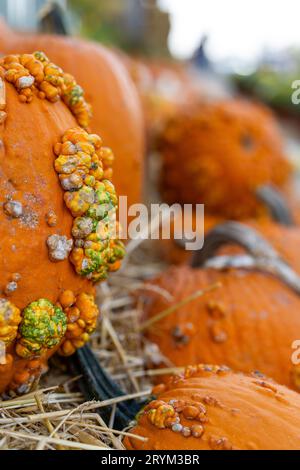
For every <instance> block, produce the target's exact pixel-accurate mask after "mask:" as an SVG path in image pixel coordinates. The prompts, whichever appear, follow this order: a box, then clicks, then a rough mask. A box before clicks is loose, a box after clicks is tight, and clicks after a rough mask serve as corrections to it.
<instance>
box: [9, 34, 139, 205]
mask: <svg viewBox="0 0 300 470" xmlns="http://www.w3.org/2000/svg"><path fill="white" fill-rule="evenodd" d="M3 27H4V26H3V25H2V26H1V29H2V28H3ZM36 50H42V51H44V52H45V53H46V54H47V55H48V56H49V57H51V60H52V61H53V62H55V63H56V64H57V65H59V66H60V67H62V68H63V69H64V70H66V71H68V73H71V74H72V75H74V76H75V77H76V80H77V82H78V83H79V84H80V85H81V86H82V88H83V89H84V90H85V96H86V100H87V101H88V103H90V104H91V106H92V108H93V116H92V119H91V122H90V129H91V131H92V132H95V133H97V134H99V135H101V137H102V138H103V140H104V142H105V144H106V145H108V146H109V147H111V148H113V150H114V155H115V163H114V176H113V183H114V185H115V187H116V190H117V192H118V194H119V195H120V196H123V195H124V196H128V204H130V205H131V204H134V203H137V202H140V201H141V197H142V177H143V156H144V121H143V116H142V110H141V106H140V101H139V98H138V95H137V91H136V88H135V86H134V84H133V82H132V81H131V79H130V77H129V74H128V72H127V70H126V68H125V66H124V65H123V64H122V63H121V61H120V60H119V59H118V57H117V56H116V54H114V53H113V52H112V51H109V50H108V49H107V48H105V47H103V46H101V45H100V44H96V43H92V42H88V41H84V40H81V39H75V38H66V37H62V36H54V35H51V36H50V35H25V34H22V35H21V34H15V33H13V32H12V31H11V30H9V29H8V28H7V27H5V35H4V36H2V41H1V39H0V52H1V51H2V52H4V53H5V54H8V53H9V54H10V53H24V52H25V53H26V52H27V53H32V52H33V51H36Z"/></svg>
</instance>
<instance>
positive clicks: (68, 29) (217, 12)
mask: <svg viewBox="0 0 300 470" xmlns="http://www.w3.org/2000/svg"><path fill="white" fill-rule="evenodd" d="M299 11H300V5H299V3H298V2H297V1H296V0H285V1H284V2H283V1H280V2H272V1H271V0H265V1H264V2H261V1H259V0H253V1H252V2H246V3H245V2H240V1H239V0H226V1H224V2H220V1H218V0H201V1H199V0H185V1H182V0H56V1H47V0H0V15H1V16H3V17H4V18H5V19H6V21H7V23H8V24H9V25H10V26H11V27H12V28H14V29H16V30H19V31H28V32H34V31H43V32H56V33H60V34H71V35H77V36H82V37H86V38H88V39H92V40H95V41H100V42H102V43H105V44H108V45H110V46H114V47H116V48H118V49H121V50H124V51H126V52H127V53H129V54H133V55H137V56H144V57H152V58H164V59H165V60H166V59H169V60H170V59H172V58H173V59H177V60H184V61H188V62H190V63H192V64H193V65H194V66H195V67H197V68H199V69H200V70H202V71H205V73H207V72H208V71H209V72H210V74H212V73H214V74H217V78H218V79H219V80H220V81H223V82H224V81H225V80H226V81H227V82H226V83H227V86H234V87H236V88H238V89H239V90H241V91H242V92H243V93H247V94H251V95H254V96H258V97H259V98H260V99H261V100H263V101H265V102H267V103H268V104H270V105H271V106H273V107H275V108H276V109H277V110H279V111H281V112H284V113H290V114H293V115H296V116H297V115H298V114H299V109H300V107H299V106H294V105H293V104H292V103H291V83H292V82H293V80H295V79H296V78H297V76H298V73H299V72H300V34H299V24H298V13H299ZM219 85H220V84H219ZM223 85H225V83H223Z"/></svg>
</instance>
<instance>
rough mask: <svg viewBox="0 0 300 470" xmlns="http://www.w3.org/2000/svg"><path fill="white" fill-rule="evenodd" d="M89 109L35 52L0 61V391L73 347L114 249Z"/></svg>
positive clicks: (104, 167)
mask: <svg viewBox="0 0 300 470" xmlns="http://www.w3.org/2000/svg"><path fill="white" fill-rule="evenodd" d="M89 114H90V106H89V105H88V103H87V102H86V100H85V96H84V93H83V90H82V88H81V87H80V86H79V85H78V84H77V83H76V81H75V79H74V78H73V77H72V76H71V75H69V74H66V73H65V72H63V70H62V69H60V68H59V67H57V66H56V65H55V64H54V63H52V62H50V60H49V59H48V58H47V56H46V55H45V54H44V53H42V52H36V53H33V54H21V55H17V54H14V55H9V56H5V57H4V58H2V59H1V60H0V121H1V123H0V143H1V145H0V172H1V179H0V198H1V207H0V209H1V210H0V238H1V256H0V289H1V294H0V342H1V343H0V344H1V364H0V393H1V392H7V391H12V393H23V392H24V391H26V390H28V388H29V387H30V385H31V384H32V381H33V380H35V378H36V377H37V376H39V375H40V373H41V371H42V370H44V369H45V367H46V361H47V358H48V357H49V356H50V355H52V354H53V353H54V352H55V351H56V350H59V351H60V353H61V354H63V355H69V354H71V353H73V352H74V351H75V350H76V348H77V347H80V346H82V345H83V344H84V343H85V342H86V341H87V340H88V338H89V335H90V333H91V332H92V331H93V330H94V328H95V325H96V320H97V316H98V308H97V306H96V304H95V301H94V296H93V294H94V287H93V283H94V282H96V281H99V280H101V279H104V278H105V277H106V276H107V273H108V272H109V271H111V270H115V269H117V268H118V266H119V264H120V259H121V258H122V256H123V254H124V250H123V246H122V244H121V242H120V241H119V240H118V239H116V237H115V235H114V234H113V232H112V227H111V225H110V224H111V219H110V218H109V214H111V217H112V216H113V214H114V213H115V211H116V207H117V196H116V193H115V189H114V187H113V185H112V183H111V182H110V177H111V171H112V170H111V165H112V160H113V154H112V151H111V150H110V149H109V148H107V147H105V146H104V145H103V143H102V140H101V138H100V137H99V136H98V135H96V134H91V133H89V132H88V131H87V130H85V129H84V128H83V127H79V125H81V126H84V127H87V126H88V124H89Z"/></svg>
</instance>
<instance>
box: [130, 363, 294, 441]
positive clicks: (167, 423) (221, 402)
mask: <svg viewBox="0 0 300 470" xmlns="http://www.w3.org/2000/svg"><path fill="white" fill-rule="evenodd" d="M153 394H154V395H155V399H154V400H152V401H151V402H150V403H149V404H148V405H146V407H145V408H144V409H143V410H142V411H141V412H140V413H139V415H138V416H137V424H136V425H135V426H134V427H133V428H132V429H131V430H130V432H131V433H133V434H135V435H137V436H141V437H143V438H145V439H144V440H138V439H135V438H134V437H131V436H130V437H126V438H125V440H124V444H125V447H126V448H127V449H129V450H137V449H138V450H298V449H299V425H300V396H299V394H298V393H295V392H293V391H292V390H289V389H288V388H286V387H284V386H281V385H278V384H276V383H275V382H273V381H272V380H271V379H268V378H266V377H264V376H262V375H261V374H259V373H252V374H251V375H243V374H240V373H234V372H232V371H230V370H229V369H228V368H226V367H222V366H221V367H220V366H209V365H198V366H194V367H188V368H187V369H186V371H185V373H184V374H182V375H179V376H176V377H174V378H172V379H171V380H170V381H169V382H168V383H167V384H164V385H160V386H157V387H155V389H154V390H153Z"/></svg>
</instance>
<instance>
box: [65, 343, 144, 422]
mask: <svg viewBox="0 0 300 470" xmlns="http://www.w3.org/2000/svg"><path fill="white" fill-rule="evenodd" d="M68 363H69V365H70V367H71V370H72V373H73V374H76V375H81V378H80V379H79V386H80V389H81V392H82V393H83V395H84V397H85V399H86V400H97V401H104V400H109V399H112V398H116V397H121V396H123V395H124V396H125V393H124V392H123V390H121V388H120V387H119V386H118V385H117V384H116V383H115V382H114V381H113V380H112V379H111V378H110V376H109V375H108V374H107V373H106V372H105V370H104V369H103V367H102V366H101V365H100V364H99V361H98V360H97V358H96V357H95V355H94V353H93V352H92V350H91V348H90V347H89V346H88V345H85V346H83V347H82V348H80V349H78V350H77V351H76V353H75V354H74V355H72V356H71V357H70V358H68ZM141 406H142V403H141V402H140V401H139V400H137V399H130V400H126V398H125V400H124V401H123V402H119V403H118V404H117V405H116V410H115V416H114V425H113V427H114V429H117V430H121V429H124V428H125V427H126V426H128V424H129V422H130V421H132V420H133V419H134V418H135V416H136V415H137V413H138V411H139V410H140V409H141ZM112 411H113V410H112V407H110V406H109V407H103V408H99V411H98V412H99V414H101V416H102V418H103V419H104V420H105V421H106V423H109V420H110V417H111V413H112Z"/></svg>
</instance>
